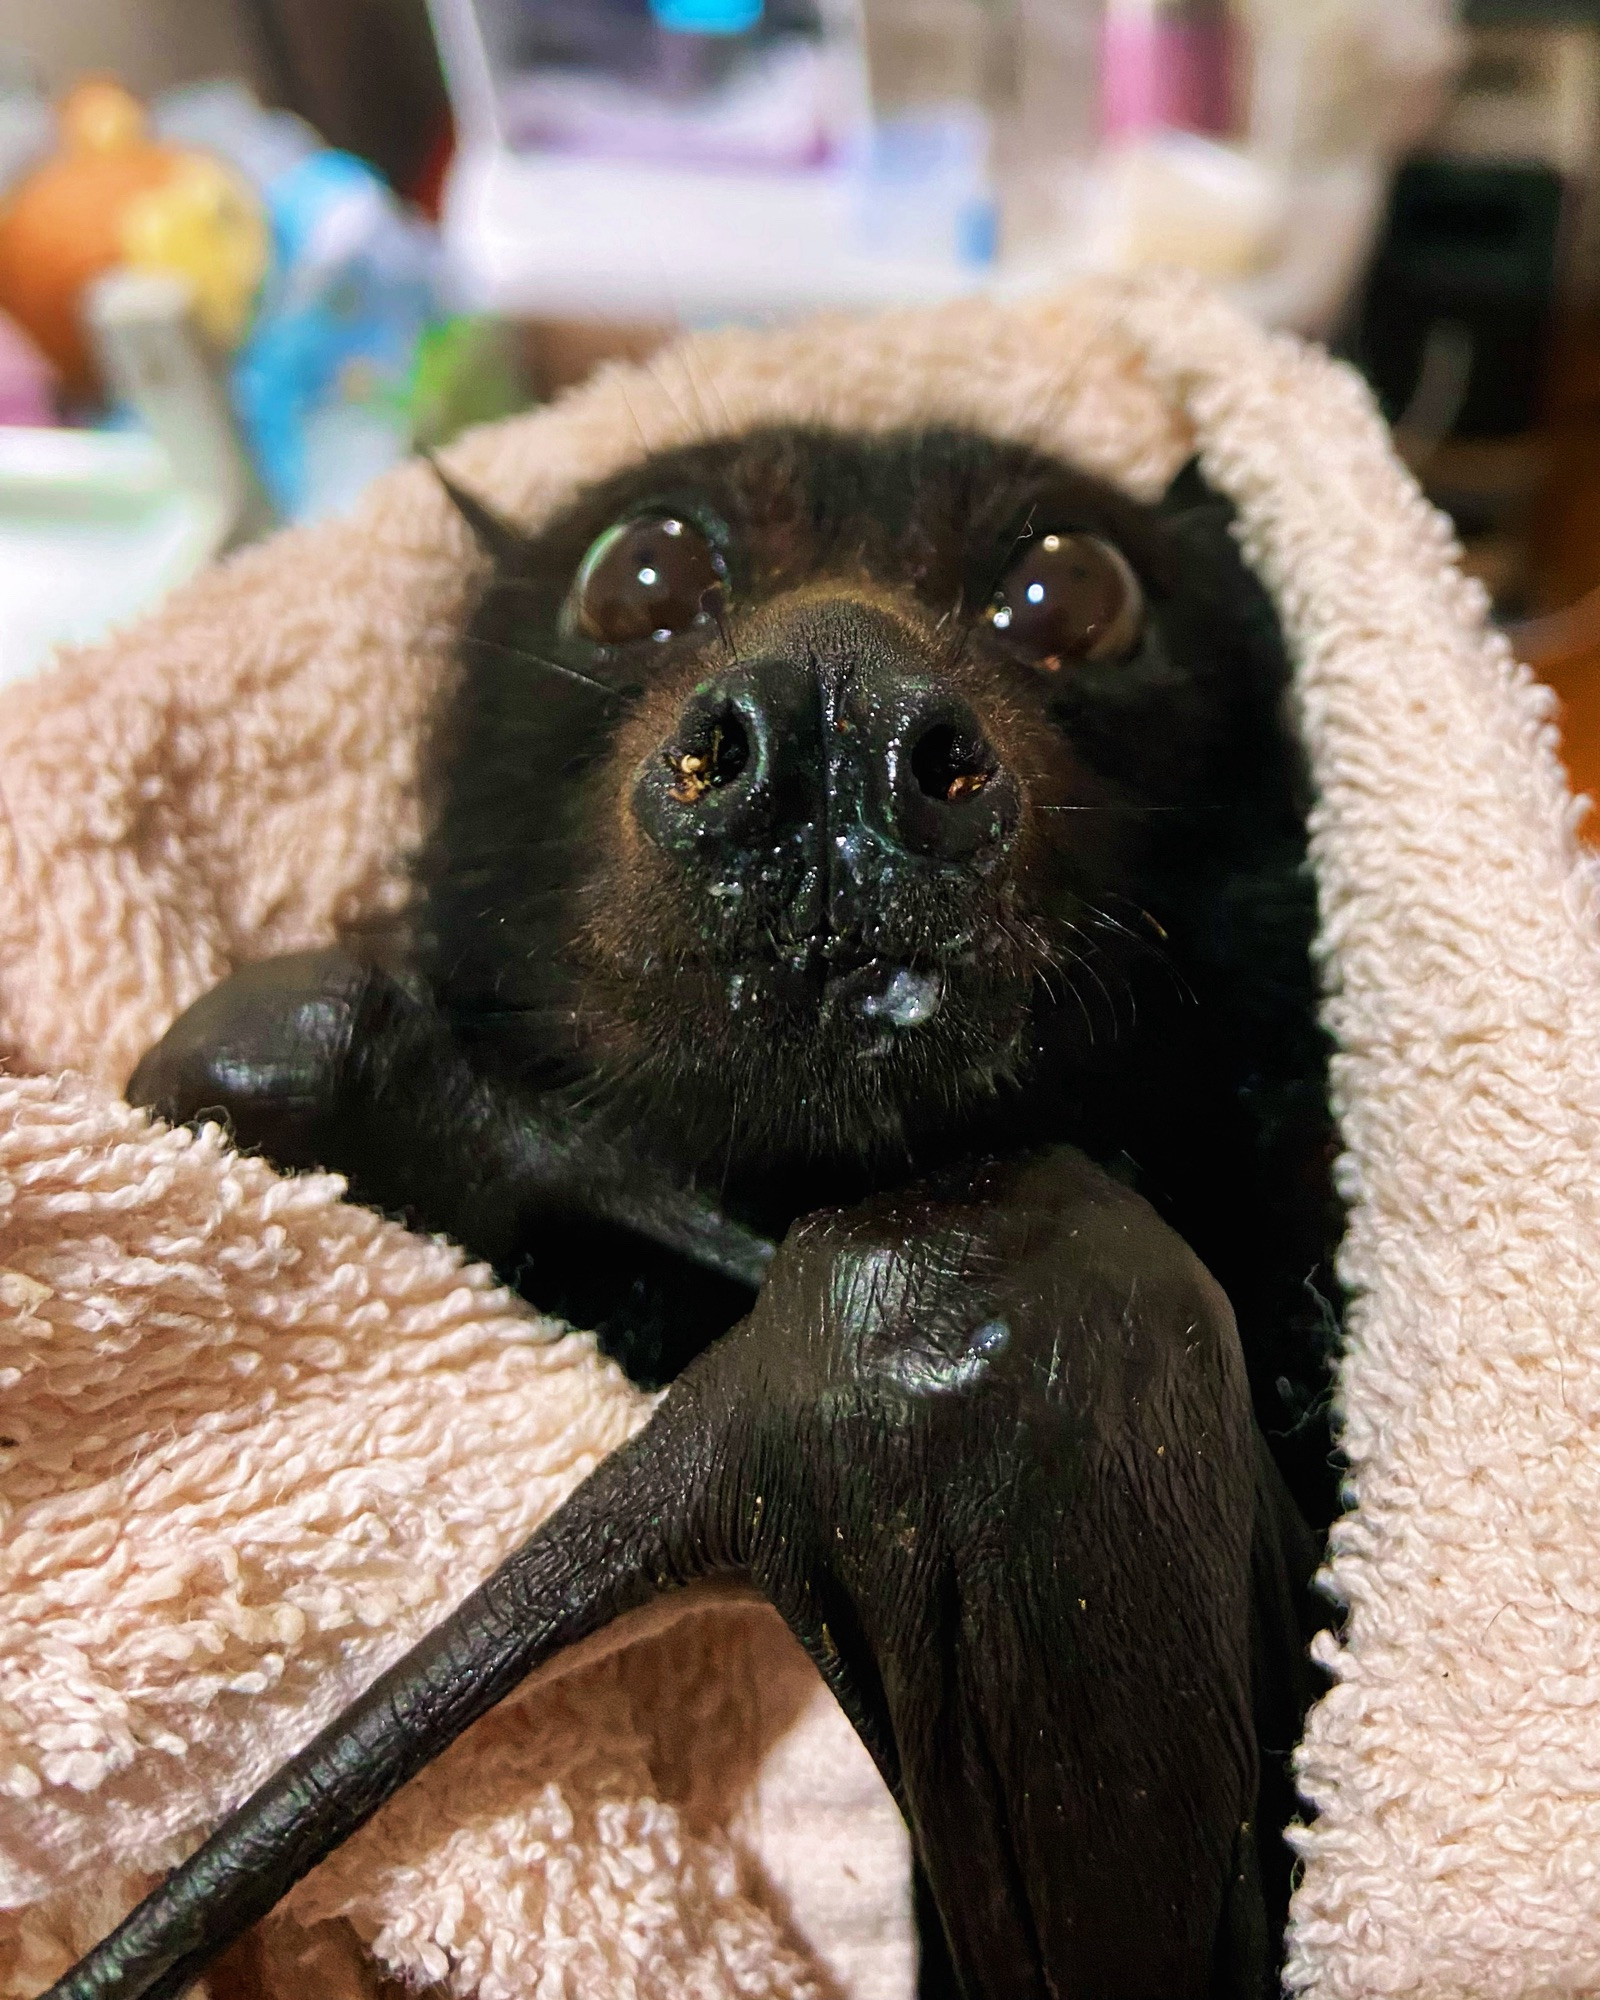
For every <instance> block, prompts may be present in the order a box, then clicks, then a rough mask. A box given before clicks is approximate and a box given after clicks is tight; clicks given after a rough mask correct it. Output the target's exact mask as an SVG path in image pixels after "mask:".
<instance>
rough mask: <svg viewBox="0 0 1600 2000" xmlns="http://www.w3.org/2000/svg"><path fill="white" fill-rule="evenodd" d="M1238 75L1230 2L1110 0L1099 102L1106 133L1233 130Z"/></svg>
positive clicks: (1123, 136)
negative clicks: (1235, 66)
mask: <svg viewBox="0 0 1600 2000" xmlns="http://www.w3.org/2000/svg"><path fill="white" fill-rule="evenodd" d="M1233 77H1234V46H1233V21H1232V18H1231V15H1230V12H1229V9H1228V7H1227V5H1226V0H1107V5H1106V11H1105V19H1104V22H1103V25H1102V28H1101V45H1100V88H1101V100H1100V101H1101V120H1102V126H1103V129H1104V132H1105V136H1106V137H1107V138H1108V139H1128V138H1137V137H1139V136H1140V135H1141V134H1143V133H1146V132H1160V131H1173V130H1177V131H1183V132H1209V133H1214V134H1226V133H1228V132H1231V131H1232V130H1233V126H1234V103H1233V97H1234V92H1233Z"/></svg>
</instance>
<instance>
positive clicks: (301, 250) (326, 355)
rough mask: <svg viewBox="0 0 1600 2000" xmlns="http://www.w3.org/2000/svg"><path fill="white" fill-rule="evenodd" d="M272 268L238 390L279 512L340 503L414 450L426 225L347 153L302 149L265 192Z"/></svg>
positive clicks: (434, 270)
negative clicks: (412, 396) (410, 396)
mask: <svg viewBox="0 0 1600 2000" xmlns="http://www.w3.org/2000/svg"><path fill="white" fill-rule="evenodd" d="M263 192H264V194H265V196H266V200H267V207H268V212H269V214H270V216H271V218H272V229H273V244H274V252H275V256H274V268H273V271H272V273H271V276H270V277H269V279H268V284H267V291H266V296H265V299H264V302H263V305H262V310H261V313H260V316H259V317H258V319H257V321H256V325H255V327H254V329H253V330H252V332H251V334H250V336H249V338H248V340H247V341H246V342H245V344H244V346H243V348H242V349H241V350H240V353H239V356H238V359H237V361H236V362H235V364H234V373H233V387H234V399H235V403H236V405H237V408H238V411H239V416H240V420H241V422H242V423H243V425H244V428H245V431H246V434H247V436H248V438H249V441H250V446H251V449H252V451H253V453H254V455H255V458H256V462H257V464H258V466H259V468H260V471H261V476H262V479H263V480H264V482H265V484H266V486H267V490H268V492H269V493H270V495H271V497H272V500H273V503H274V505H275V506H276V507H277V509H278V511H279V512H280V513H282V514H284V515H286V516H288V517H289V518H291V519H296V520H309V519H317V518H320V517H321V516H324V515H327V514H333V513H340V512H342V511H344V509H346V508H347V507H348V506H349V505H350V504H351V503H352V502H353V501H354V499H355V498H356V496H357V494H359V492H360V491H361V489H362V488H363V487H364V486H365V485H366V484H367V483H368V482H369V481H370V480H371V479H373V478H374V477H375V476H376V475H377V474H378V473H380V472H382V471H385V470H386V469H387V468H388V467H389V466H391V465H394V464H396V463H397V462H398V461H399V460H400V459H402V458H403V457H405V455H406V454H407V452H408V451H409V450H410V446H411V425H410V415H409V408H408V404H407V400H406V397H407V386H408V382H409V378H410V373H411V368H412V364H413V361H414V359H415V356H416V352H417V345H418V342H419V341H420V339H421V337H422V334H423V332H424V330H425V329H426V328H427V327H428V326H429V325H431V324H432V323H433V322H434V321H435V320H436V319H438V318H439V317H440V314H441V310H442V307H441V282H440V279H441V270H440V258H439V251H438V246H437V241H436V239H435V237H434V235H433V232H432V231H431V230H430V229H429V228H428V227H427V226H426V225H425V224H424V223H422V222H420V221H419V220H417V219H416V218H414V217H413V216H411V215H409V214H408V213H407V212H406V211H405V209H403V208H402V206H401V205H400V203H399V202H398V201H397V200H396V199H395V197H394V195H393V194H392V193H391V191H390V189H389V187H388V186H387V184H386V183H385V182H384V181H383V179H382V178H381V177H380V176H379V175H378V174H377V173H375V172H374V171H373V169H372V168H371V167H369V166H367V165H366V164H365V162H363V161H361V160H358V159H356V158H355V157H354V156H353V155H352V154H349V153H341V152H337V151H333V150H324V151H320V152H314V153H310V154H307V155H306V156H304V157H303V158H301V159H300V160H298V161H296V162H295V163H294V164H293V165H292V166H290V167H289V168H288V169H287V170H286V171H285V172H282V173H280V174H279V175H278V176H277V177H276V178H274V179H273V180H272V181H271V182H269V184H268V185H267V187H266V188H265V189H264V190H263Z"/></svg>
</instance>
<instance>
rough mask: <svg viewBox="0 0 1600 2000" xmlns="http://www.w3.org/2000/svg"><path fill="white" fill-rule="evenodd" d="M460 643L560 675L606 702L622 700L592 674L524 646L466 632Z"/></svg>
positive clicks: (617, 690)
mask: <svg viewBox="0 0 1600 2000" xmlns="http://www.w3.org/2000/svg"><path fill="white" fill-rule="evenodd" d="M461 643H462V645H463V646H476V647H477V648H478V650H479V651H480V652H484V653H495V654H499V655H500V656H502V657H503V658H505V659H508V660H522V661H524V662H526V664H527V665H529V666H530V667H543V668H544V670H545V672H546V673H551V674H560V675H561V677H562V679H563V680H569V681H576V682H577V684H578V686H579V687H586V688H590V689H592V690H593V691H594V693H596V694H603V695H604V696H605V697H606V699H607V700H608V701H620V700H621V699H622V690H621V689H620V688H614V687H607V685H606V683H605V682H604V681H597V680H596V679H595V677H594V675H593V674H586V673H584V672H583V671H582V670H581V668H578V667H569V666H565V665H563V664H562V662H561V661H560V660H550V659H546V658H545V656H544V654H543V653H530V652H529V651H528V650H527V648H526V647H524V646H503V645H502V644H501V643H500V641H499V640H498V639H480V638H479V637H478V636H477V634H476V633H474V632H468V633H467V634H466V635H465V637H464V638H463V639H462V641H461Z"/></svg>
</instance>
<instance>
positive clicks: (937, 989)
mask: <svg viewBox="0 0 1600 2000" xmlns="http://www.w3.org/2000/svg"><path fill="white" fill-rule="evenodd" d="M944 1000H945V974H944V971H943V969H942V968H940V967H938V966H923V967H918V966H915V965H908V964H905V963H902V962H900V961H897V960H895V959H892V958H876V957H875V958H869V959H867V960H866V961H865V962H864V963H862V964H859V965H855V966H852V967H850V968H848V969H846V970H838V971H835V972H833V973H832V974H831V975H830V977H829V978H827V979H826V980H825V981H824V983H823V988H822V1012H823V1016H824V1018H829V1017H837V1018H839V1019H841V1020H851V1021H857V1022H860V1023H862V1024H863V1025H864V1026H866V1027H868V1028H887V1029H890V1030H894V1031H898V1032H899V1033H902V1034H909V1033H911V1032H913V1031H914V1030H915V1029H917V1028H923V1027H926V1026H927V1025H928V1023H929V1022H930V1021H933V1020H935V1019H936V1018H937V1017H938V1015H939V1013H940V1011H941V1009H942V1008H943V1006H944Z"/></svg>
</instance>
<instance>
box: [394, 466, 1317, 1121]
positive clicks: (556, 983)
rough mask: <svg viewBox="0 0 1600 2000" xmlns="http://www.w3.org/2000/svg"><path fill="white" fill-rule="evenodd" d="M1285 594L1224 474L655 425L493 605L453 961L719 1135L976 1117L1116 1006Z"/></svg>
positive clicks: (1144, 948)
mask: <svg viewBox="0 0 1600 2000" xmlns="http://www.w3.org/2000/svg"><path fill="white" fill-rule="evenodd" d="M1262 603H1263V600H1262V599H1261V597H1260V593H1259V590H1258V589H1257V588H1256V587H1255V586H1254V585H1253V583H1251V582H1250V580H1249V579H1248V577H1247V576H1246V573H1245V572H1244V570H1243V568H1242V565H1241V564H1240V562H1239V559H1238V556H1237V554H1236V552H1235V550H1234V548H1233V545H1232V542H1231V539H1230V537H1229V534H1228V532H1227V528H1226V517H1225V515H1224V514H1223V512H1222V510H1221V509H1220V508H1219V507H1218V506H1217V504H1216V503H1215V502H1214V501H1210V500H1209V499H1208V497H1207V496H1206V495H1205V493H1204V489H1203V488H1198V487H1196V488H1195V489H1194V490H1193V491H1191V492H1190V493H1189V494H1188V495H1187V497H1186V500H1180V499H1178V498H1176V497H1175V498H1173V499H1172V500H1171V501H1170V502H1169V503H1168V504H1167V506H1165V507H1164V508H1146V507H1141V506H1139V505H1137V504H1135V503H1133V502H1131V501H1129V500H1127V499H1125V498H1123V497H1122V496H1120V495H1118V494H1116V493H1114V492H1113V491H1112V490H1110V489H1109V488H1107V487H1105V486H1103V485H1101V484H1099V483H1098V482H1095V481H1092V480H1090V479H1087V478H1085V477H1084V476H1082V475H1081V474H1078V473H1076V472H1074V471H1072V470H1070V469H1069V468H1067V467H1065V466H1063V465H1061V464H1059V463H1056V462H1054V461H1051V460H1049V459H1045V458H1042V457H1040V456H1038V455H1037V454H1034V453H1032V452H1030V451H1028V450H1026V449H1024V448H1021V447H1016V446H1008V445H999V444H995V443H992V442H990V441H987V440H983V439H979V438H975V437H970V436H965V435H960V434H954V433H949V432H933V433H920V434H916V435H899V436H892V437H888V438H882V439H865V438H860V437H854V436H846V435H832V434H827V433H796V432H767V433H760V434H755V435H752V436H749V437H746V438H744V439H740V440H734V441H729V442H722V443H708V444H704V445H700V446H695V447H692V448H689V449H686V450H682V451H678V452H674V453H672V454H670V455H664V456H660V457H658V458H655V459H653V460H651V461H648V462H647V463H645V464H644V465H642V466H640V467H639V468H637V469H636V470H633V471H630V472H628V473H626V474H625V475H623V476H621V477H619V478H616V479H613V480H611V481H609V482H608V483H606V484H605V485H604V486H602V487H599V488H597V489H595V490H593V491H592V492H590V493H589V494H587V495H586V496H585V497H584V498H583V499H581V500H580V502H579V503H578V504H577V505H576V506H575V507H574V508H572V509H571V510H570V512H569V513H568V514H567V515H566V516H565V517H564V518H562V519H561V520H559V521H558V522H557V523H556V524H555V525H554V526H553V527H551V528H549V529H548V530H547V531H545V532H544V533H543V534H541V535H540V536H539V537H538V539H537V540H535V541H533V542H531V543H529V544H528V545H527V546H526V548H525V549H522V550H520V551H518V552H517V553H516V555H515V556H514V557H513V559H512V560H511V561H510V562H509V563H506V564H502V566H501V570H500V572H499V574H498V575H497V577H496V580H495V583H494V584H493V586H492V587H491V589H490V591H489V593H488V595H487V597H486V599H485V601H484V603H483V605H482V607H481V608H480V611H479V613H478V615H477V618H476V620H475V623H474V626H473V629H472V632H471V634H470V635H469V638H468V641H467V648H466V692H465V696H464V699H463V703H462V707H461V710H460V712H459V714H458V718H457V727H456V729H455V731H454V732H453V734H452V737H451V742H452V744H453V746H454V748H453V756H452V761H451V763H450V765H449V768H448V775H447V778H446V798H445V807H444V813H443V818H442V822H441V833H440V837H439V840H438V842H437V846H436V853H435V857H434V860H433V863H432V875H433V886H432V903H433V910H434V925H435V929H434V954H435V970H436V974H437V976H438V977H439V979H440V982H441V986H442V988H443V990H444V992H445V994H446V997H447V1000H448V1001H449V1003H450V1004H452V1005H453V1006H454V1007H455V1008H456V1009H457V1010H458V1012H459V1013H460V1014H461V1015H463V1016H464V1017H467V1018H471V1017H474V1016H476V1017H478V1018H479V1019H480V1020H481V1021H482V1022H484V1023H485V1024H490V1023H492V1024H495V1025H494V1029H493V1031H494V1032H495V1033H498V1034H501V1035H502V1036H504V1035H506V1034H509V1035H510V1036H511V1037H512V1038H513V1043H514V1041H515V1038H516V1037H517V1036H521V1037H522V1038H523V1039H524V1041H525V1044H526V1052H527V1061H528V1063H529V1066H530V1067H533V1068H537V1067H538V1066H539V1065H540V1064H541V1063H544V1062H547V1061H548V1060H549V1057H550V1055H551V1052H552V1051H556V1050H559V1052H560V1054H561V1056H562V1058H563V1060H565V1061H566V1062H568V1063H569V1064H570V1065H572V1066H574V1067H575V1068H576V1069H578V1070H580V1071H587V1072H588V1073H590V1074H592V1075H596V1076H599V1077H602V1078H610V1079H613V1080H614V1081H615V1083H616V1085H617V1087H618V1088H619V1089H624V1088H625V1089H626V1090H627V1092H628V1093H629V1097H630V1102H632V1103H633V1104H635V1105H640V1104H642V1105H646V1106H648V1107H649V1112H650V1115H651V1116H652V1117H653V1118H655V1119H656V1120H658V1121H659V1122H660V1124H661V1125H662V1127H663V1128H664V1130H665V1131H666V1134H667V1136H669V1137H671V1138H672V1139H673V1140H675V1141H681V1142H682V1143H683V1144H685V1145H686V1146H687V1147H688V1148H689V1149H690V1151H691V1152H697V1153H700V1154H703V1155H707V1156H709V1155H710V1154H711V1153H713V1152H716V1151H721V1152H722V1153H724V1154H727V1153H738V1152H747V1153H751V1154H759V1155H760V1156H762V1157H764V1158H772V1157H774V1156H782V1155H785V1154H802V1155H805V1154H809V1155H814V1156H825V1155H835V1154H840V1153H850V1152H857V1153H863V1152H870V1151H872V1150H873V1149H874V1148H875V1147H878V1146H880V1145H882V1144H883V1143H885V1142H889V1143H893V1142H895V1141H897V1140H899V1139H901V1138H902V1137H904V1136H905V1135H907V1134H916V1133H919V1132H927V1131H929V1130H930V1129H936V1128H940V1127H950V1126H957V1125H959V1124H960V1122H961V1121H962V1120H963V1119H964V1118H966V1117H968V1116H969V1115H970V1114H971V1113H972V1111H973V1110H974V1108H975V1107H976V1106H978V1105H981V1104H983V1103H986V1102H992V1101H993V1099H994V1097H995V1095H996V1093H997V1092H998V1091H1002V1090H1006V1089H1010V1088H1014V1087H1016V1086H1018V1085H1019V1084H1020V1085H1023V1086H1026V1084H1027V1081H1028V1079H1029V1077H1030V1075H1031V1074H1032V1073H1033V1072H1034V1071H1035V1070H1037V1069H1038V1067H1039V1065H1040V1064H1041V1063H1046V1064H1048V1063H1050V1062H1055V1063H1057V1064H1058V1065H1059V1063H1060V1062H1061V1061H1062V1060H1066V1059H1070V1054H1071V1051H1073V1050H1076V1051H1077V1053H1078V1054H1079V1055H1081V1054H1082V1052H1083V1049H1084V1048H1085V1047H1086V1046H1087V1045H1089V1044H1092V1043H1093V1041H1094V1039H1095V1036H1096V1033H1097V1031H1098V1033H1099V1034H1100V1035H1101V1036H1105V1035H1106V1034H1108V1033H1114V1032H1117V1031H1118V1029H1119V1020H1118V1017H1117V1001H1118V996H1120V994H1121V993H1122V992H1123V991H1124V990H1126V991H1128V992H1129V993H1130V994H1131V993H1132V991H1133V987H1134V984H1135V976H1134V974H1133V973H1131V972H1130V967H1131V966H1134V965H1136V963H1137V962H1138V961H1139V960H1140V956H1141V954H1142V955H1143V956H1144V957H1145V958H1154V957H1156V956H1158V955H1159V953H1160V951H1161V949H1162V948H1163V945H1164V943H1165V936H1166V924H1165V922H1164V920H1163V917H1162V916H1161V915H1160V914H1159V913H1158V909H1157V905H1158V904H1159V903H1160V901H1161V899H1162V894H1163V885H1164V884H1165V883H1166V881H1167V878H1168V877H1169V876H1171V875H1173V873H1174V871H1176V873H1178V874H1182V873H1183V872H1184V871H1185V869H1186V868H1188V866H1189V864H1190V861H1191V860H1192V858H1193V854H1194V851H1195V846H1196V843H1197V842H1200V843H1204V842H1206V841H1214V840H1215V838H1216V837H1217V829H1218V827H1219V826H1220V825H1221V821H1220V820H1219V819H1218V818H1217V815H1219V814H1220V815H1223V817H1224V818H1225V817H1226V815H1227V813H1228V811H1229V809H1230V804H1231V802H1232V801H1233V800H1234V799H1235V797H1236V796H1237V793H1238V791H1239V788H1240V786H1241V784H1242V783H1244V782H1246V780H1245V779H1243V778H1242V777H1241V773H1243V772H1245V771H1247V769H1248V767H1249V760H1250V758H1251V756H1252V754H1253V752H1254V751H1255V749H1257V748H1258V744H1259V738H1260V736H1261V733H1262V730H1263V728H1264V727H1266V726H1267V724H1266V722H1265V721H1264V720H1263V718H1265V717H1267V716H1269V715H1270V712H1271V710H1272V709H1273V706H1274V704H1275V702H1276V699H1277V694H1278V682H1279V680H1280V679H1281V657H1280V655H1279V654H1278V652H1277V649H1276V647H1275V645H1272V644H1268V643H1264V642H1263V636H1262V635H1263V631H1264V630H1266V631H1267V633H1268V636H1269V637H1270V624H1271V621H1270V616H1268V617H1267V618H1266V619H1265V623H1263V616H1262ZM1108 1004H1109V1006H1110V1009H1111V1013H1110V1016H1109V1017H1108V1016H1107V1014H1106V1011H1105V1010H1106V1007H1107V1005H1108ZM1125 1014H1126V1010H1124V1020H1123V1022H1122V1023H1121V1024H1120V1025H1122V1026H1125V1025H1126V1023H1125ZM1097 1015H1098V1019H1097ZM1063 1050H1066V1051H1068V1056H1067V1057H1064V1056H1063Z"/></svg>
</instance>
